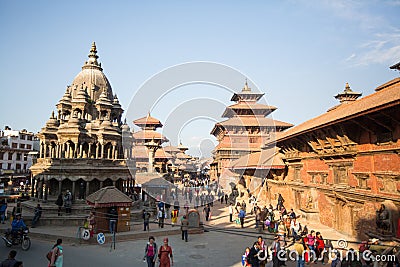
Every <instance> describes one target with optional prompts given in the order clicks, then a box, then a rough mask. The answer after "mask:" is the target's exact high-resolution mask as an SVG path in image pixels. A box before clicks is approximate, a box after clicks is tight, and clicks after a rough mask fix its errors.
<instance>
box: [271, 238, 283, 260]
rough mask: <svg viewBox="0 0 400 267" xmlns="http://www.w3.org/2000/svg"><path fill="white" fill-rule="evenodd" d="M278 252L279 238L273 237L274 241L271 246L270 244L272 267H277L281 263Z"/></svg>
mask: <svg viewBox="0 0 400 267" xmlns="http://www.w3.org/2000/svg"><path fill="white" fill-rule="evenodd" d="M280 250H281V242H280V241H279V236H275V237H274V241H272V244H271V252H272V264H273V267H279V266H280V265H281V262H280V260H279V251H280Z"/></svg>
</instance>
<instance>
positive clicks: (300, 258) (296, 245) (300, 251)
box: [293, 237, 304, 267]
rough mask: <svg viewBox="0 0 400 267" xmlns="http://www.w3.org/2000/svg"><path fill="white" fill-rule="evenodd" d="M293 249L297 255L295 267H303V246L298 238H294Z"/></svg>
mask: <svg viewBox="0 0 400 267" xmlns="http://www.w3.org/2000/svg"><path fill="white" fill-rule="evenodd" d="M293 248H294V250H295V251H296V255H297V264H296V267H304V258H303V256H304V245H303V242H302V240H301V238H300V237H296V239H295V243H294V245H293Z"/></svg>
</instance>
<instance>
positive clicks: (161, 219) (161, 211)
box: [157, 208, 165, 228]
mask: <svg viewBox="0 0 400 267" xmlns="http://www.w3.org/2000/svg"><path fill="white" fill-rule="evenodd" d="M157 218H158V228H164V219H165V211H164V208H160V209H159V210H158V215H157Z"/></svg>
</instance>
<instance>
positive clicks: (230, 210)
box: [229, 203, 233, 222]
mask: <svg viewBox="0 0 400 267" xmlns="http://www.w3.org/2000/svg"><path fill="white" fill-rule="evenodd" d="M229 222H233V206H232V203H230V204H229Z"/></svg>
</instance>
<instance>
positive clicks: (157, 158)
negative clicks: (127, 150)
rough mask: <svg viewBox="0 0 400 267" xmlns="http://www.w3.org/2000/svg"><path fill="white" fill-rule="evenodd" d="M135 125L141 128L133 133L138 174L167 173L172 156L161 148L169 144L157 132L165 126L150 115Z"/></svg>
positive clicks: (136, 121)
mask: <svg viewBox="0 0 400 267" xmlns="http://www.w3.org/2000/svg"><path fill="white" fill-rule="evenodd" d="M133 123H134V124H135V125H137V126H139V127H140V128H141V130H139V131H137V132H135V133H133V138H134V147H133V156H134V158H135V162H136V168H137V169H138V172H150V173H152V172H153V171H155V172H158V173H166V172H167V162H168V159H170V158H172V156H171V154H169V153H168V152H166V151H164V150H163V149H162V148H161V145H162V144H163V143H164V142H168V139H167V138H166V137H165V136H163V135H162V134H160V133H159V132H157V131H156V130H157V128H161V127H162V126H163V125H162V123H161V122H160V121H159V120H158V119H156V118H154V117H152V116H151V115H150V113H148V114H147V116H145V117H143V118H140V119H137V120H134V121H133Z"/></svg>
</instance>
